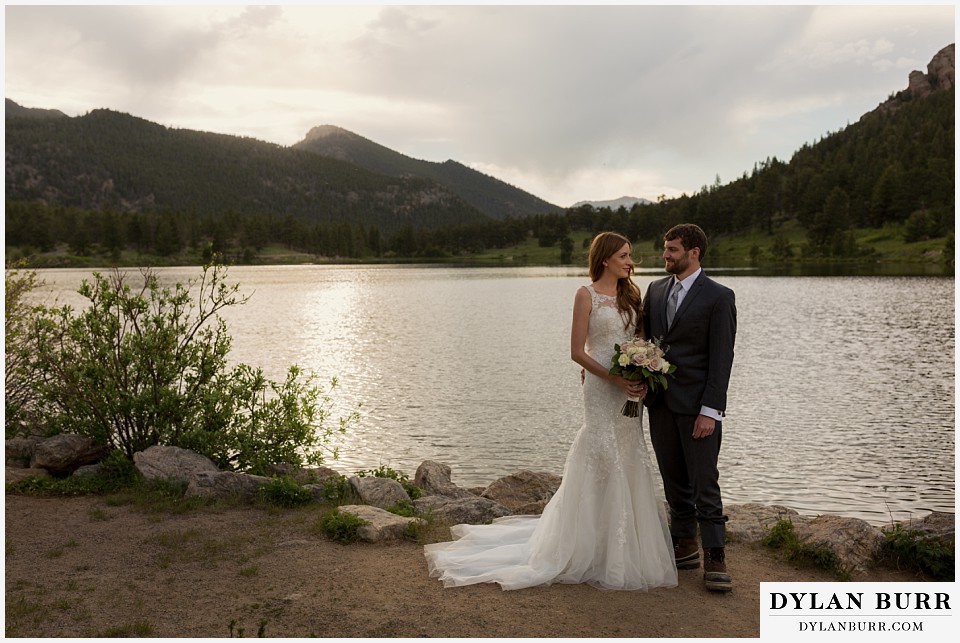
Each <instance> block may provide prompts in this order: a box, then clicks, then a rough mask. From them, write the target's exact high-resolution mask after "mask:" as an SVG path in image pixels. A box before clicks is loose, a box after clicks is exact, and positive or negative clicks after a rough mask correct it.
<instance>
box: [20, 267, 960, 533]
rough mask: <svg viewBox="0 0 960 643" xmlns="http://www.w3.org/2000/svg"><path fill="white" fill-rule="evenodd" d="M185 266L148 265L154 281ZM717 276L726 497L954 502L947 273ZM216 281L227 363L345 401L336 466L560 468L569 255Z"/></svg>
mask: <svg viewBox="0 0 960 643" xmlns="http://www.w3.org/2000/svg"><path fill="white" fill-rule="evenodd" d="M127 272H130V273H135V270H132V269H131V270H128V271H127ZM199 272H200V269H199V268H164V269H161V270H159V273H160V274H161V275H162V278H163V279H164V280H165V281H166V280H169V281H171V282H172V281H175V280H186V279H189V278H191V277H195V276H197V275H199ZM39 274H40V276H41V278H42V279H44V280H45V281H46V285H45V286H44V288H43V289H41V292H38V293H37V295H38V297H39V298H41V299H44V300H45V301H52V300H53V298H54V297H56V298H58V299H59V301H61V302H62V303H73V304H75V305H77V304H82V302H83V300H82V299H81V298H80V297H79V296H78V295H76V293H75V291H76V289H77V288H78V287H79V285H80V281H81V279H83V278H84V277H89V275H90V271H89V270H78V269H70V270H67V269H63V270H60V269H57V270H53V269H50V270H41V271H39ZM664 274H665V273H663V271H662V269H660V268H659V267H656V268H644V267H643V266H641V267H639V269H638V274H637V275H636V277H635V280H636V282H637V283H638V285H639V286H640V288H641V291H645V289H646V286H647V284H648V283H649V282H650V281H652V280H654V279H657V278H660V277H661V276H663V275H664ZM716 279H717V280H718V281H720V282H721V283H723V284H725V285H727V286H729V287H731V288H732V289H733V290H734V291H735V292H736V295H737V307H738V333H737V345H736V358H735V360H734V370H733V376H732V380H731V385H730V393H729V400H728V402H729V406H728V409H727V413H728V417H727V420H726V421H725V422H724V436H723V447H722V449H721V452H720V473H721V481H720V482H721V486H722V489H723V493H724V501H725V502H726V503H727V504H738V503H744V502H759V503H764V504H781V505H786V506H788V507H791V508H793V509H796V510H797V511H799V512H800V513H801V514H807V515H814V514H818V513H836V514H841V515H847V516H854V517H859V518H863V519H865V520H867V521H869V522H871V523H873V524H878V525H882V524H887V523H889V522H890V521H891V520H902V519H905V518H909V517H911V516H921V515H924V514H926V513H928V512H929V511H932V510H938V511H948V512H953V511H954V503H955V476H954V473H955V426H954V425H955V404H954V400H955V393H954V382H955V361H954V350H955V346H954V343H955V314H954V294H955V287H954V280H953V278H950V277H926V276H919V277H886V276H876V277H836V276H825V277H793V276H790V277H777V276H770V277H762V276H757V275H753V274H751V273H750V271H748V270H745V271H734V272H731V273H722V274H721V275H720V276H717V277H716ZM228 281H229V282H230V283H239V284H240V286H241V291H242V292H244V293H246V294H249V295H251V298H250V301H249V302H248V303H246V304H245V305H243V306H237V307H234V308H232V309H228V310H227V311H226V312H225V314H224V319H225V320H226V321H227V324H228V327H229V330H230V332H231V334H232V336H233V338H234V344H233V346H234V348H233V351H232V353H231V355H232V361H234V362H244V363H247V364H250V365H253V366H261V367H262V368H263V369H264V371H265V373H266V375H267V376H268V377H271V378H273V379H276V380H282V379H283V377H284V375H285V372H286V369H287V367H288V366H290V365H292V364H298V365H300V366H302V367H304V368H307V369H312V370H314V371H316V372H317V373H319V374H320V375H322V376H323V377H324V378H328V377H330V376H336V377H337V378H338V379H339V382H340V386H339V388H338V389H337V392H336V393H335V397H336V407H337V410H338V411H339V412H342V413H346V412H347V411H348V410H349V409H350V408H352V406H353V405H355V404H356V403H362V405H363V406H362V409H361V412H362V419H361V421H360V423H359V424H358V425H357V426H355V428H354V429H353V430H352V431H351V432H350V434H349V435H347V436H345V437H344V438H343V439H342V440H341V441H340V443H339V444H340V449H341V458H340V460H339V461H337V462H331V463H330V464H331V465H332V466H333V467H334V468H336V469H338V470H339V471H341V472H342V473H352V472H354V471H357V470H359V469H368V468H375V467H378V466H380V465H381V464H383V465H387V466H390V467H393V468H394V469H397V470H399V471H403V472H405V473H407V474H408V475H409V476H410V477H411V478H412V477H413V473H414V472H415V470H416V468H417V466H418V465H419V464H420V463H421V462H422V461H424V460H437V461H440V462H444V463H447V464H449V465H450V466H451V467H452V469H453V480H454V482H456V483H457V484H459V485H461V486H465V487H469V486H476V485H485V484H487V483H489V482H491V481H493V480H494V479H496V478H497V477H500V476H503V475H507V474H509V473H512V472H514V471H517V470H519V469H532V470H536V471H550V472H554V473H558V474H559V473H561V472H562V468H563V463H564V459H565V456H566V452H567V449H568V447H569V445H570V443H571V441H572V439H573V436H574V434H575V433H576V431H577V429H578V428H579V427H580V423H581V420H582V408H581V401H580V384H579V370H580V369H579V367H578V366H577V365H576V364H575V363H574V362H572V361H571V360H570V357H569V326H570V320H571V314H572V304H573V297H574V293H575V291H576V289H577V288H578V287H579V286H580V285H583V284H586V283H588V281H589V279H588V278H587V277H586V270H585V269H583V268H448V267H439V266H429V267H428V266H349V267H347V266H256V267H235V268H231V269H230V272H229V276H228ZM645 430H646V429H645ZM648 444H649V440H648ZM651 456H652V454H651Z"/></svg>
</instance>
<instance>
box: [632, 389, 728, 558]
mask: <svg viewBox="0 0 960 643" xmlns="http://www.w3.org/2000/svg"><path fill="white" fill-rule="evenodd" d="M648 412H649V414H650V442H651V443H652V444H653V451H654V453H656V455H657V466H658V467H659V468H660V477H661V478H662V479H663V492H664V495H666V497H667V504H668V505H670V534H671V535H672V536H673V537H674V538H696V536H697V526H698V525H699V527H700V542H701V543H702V544H703V546H704V547H705V548H706V547H723V546H724V523H726V522H727V517H726V516H725V515H724V514H723V501H722V500H721V499H720V472H719V471H718V470H717V456H718V455H719V454H720V436H721V423H720V422H717V428H716V430H715V431H714V432H713V434H712V435H710V436H708V437H706V438H697V439H694V438H693V424H694V422H695V421H696V419H697V416H696V415H680V414H676V413H673V412H672V411H670V409H668V408H667V405H666V404H663V403H660V404H655V405H653V406H651V407H648Z"/></svg>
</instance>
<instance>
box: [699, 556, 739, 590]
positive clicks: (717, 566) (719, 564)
mask: <svg viewBox="0 0 960 643" xmlns="http://www.w3.org/2000/svg"><path fill="white" fill-rule="evenodd" d="M703 584H704V585H705V586H706V588H707V589H709V590H711V591H714V592H729V591H730V590H732V589H733V579H732V578H730V574H728V573H727V564H726V562H724V554H723V547H704V548H703Z"/></svg>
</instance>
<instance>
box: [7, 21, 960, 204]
mask: <svg viewBox="0 0 960 643" xmlns="http://www.w3.org/2000/svg"><path fill="white" fill-rule="evenodd" d="M954 11H955V10H954V7H953V5H952V4H943V5H933V6H923V7H917V6H895V5H871V6H777V5H769V6H767V5H750V6H725V5H700V6H682V7H664V6H652V5H649V6H644V5H619V6H605V7H589V6H557V5H553V6H512V5H485V6H459V5H449V4H448V5H440V6H436V5H435V6H406V5H375V6H374V5H362V6H355V5H351V6H335V5H324V4H311V5H297V4H279V5H265V6H256V7H254V6H243V5H230V4H224V5H211V6H205V7H193V6H189V5H186V4H180V5H177V4H166V5H161V6H131V5H101V6H83V5H76V6H31V5H21V6H16V5H13V6H11V5H10V4H9V3H8V4H7V5H6V6H5V10H4V20H5V25H4V26H5V84H6V97H7V98H9V99H12V100H14V101H16V102H17V103H20V104H21V105H24V106H26V107H42V108H55V109H59V110H61V111H63V112H65V113H67V114H68V115H70V116H77V115H81V114H84V113H86V112H88V111H90V110H92V109H97V108H101V107H106V108H110V109H114V110H117V111H121V112H126V113H129V114H132V115H135V116H139V117H142V118H145V119H147V120H150V121H154V122H157V123H161V124H164V125H167V126H171V127H178V128H188V129H199V130H206V131H211V132H219V133H224V134H236V135H243V136H251V137H254V138H258V139H261V140H264V141H270V142H274V143H279V144H281V145H292V144H293V143H296V142H297V141H299V140H302V139H303V137H304V135H305V134H306V133H307V131H309V130H310V128H311V127H314V126H316V125H322V124H331V125H337V126H340V127H343V128H346V129H348V130H350V131H352V132H355V133H357V134H359V135H361V136H364V137H366V138H369V139H371V140H373V141H376V142H378V143H380V144H382V145H386V146H387V147H390V148H391V149H394V150H397V151H398V152H401V153H403V154H406V155H408V156H412V157H414V158H420V159H426V160H430V161H444V160H446V159H451V158H452V159H454V160H457V161H460V162H461V163H464V164H466V165H469V166H470V167H473V168H475V169H477V170H480V171H482V172H485V173H487V174H490V175H492V176H495V177H497V178H499V179H501V180H504V181H507V182H508V183H511V184H513V185H515V186H517V187H520V188H522V189H524V190H527V191H528V192H532V193H533V194H536V195H537V196H539V197H541V198H544V199H546V200H548V201H550V202H551V203H554V204H556V205H560V206H569V205H571V204H573V203H574V202H576V201H580V200H601V199H613V198H617V197H620V196H624V195H629V196H638V197H644V198H648V199H655V198H656V197H657V196H658V195H661V194H662V195H666V196H677V195H679V194H681V193H683V192H686V193H688V194H689V193H693V192H696V191H698V190H699V189H701V188H702V187H703V186H704V185H708V184H712V183H713V182H714V180H715V178H716V177H717V176H719V177H720V179H721V181H722V182H723V183H726V182H728V181H730V180H733V179H735V178H737V177H738V176H740V175H741V174H743V173H744V172H748V173H749V172H750V171H752V168H753V166H754V164H755V163H756V162H759V161H763V160H764V159H766V158H768V157H772V156H776V157H777V158H780V159H781V160H789V158H790V157H791V156H792V154H793V153H794V152H795V151H796V150H797V149H798V148H799V147H800V146H802V145H803V144H804V143H807V142H816V140H817V139H819V138H820V137H821V136H822V135H824V134H827V133H831V132H836V131H838V130H840V129H842V128H844V127H845V126H847V125H848V124H850V123H853V122H856V121H857V119H858V118H859V117H860V116H861V115H862V114H864V113H866V112H868V111H870V110H871V109H873V108H875V107H876V106H877V105H878V104H879V103H881V102H883V101H884V100H885V99H886V98H887V97H888V96H889V95H890V94H892V93H894V92H896V91H898V90H900V89H904V88H906V86H907V77H908V75H909V73H910V71H911V70H915V69H918V70H923V71H925V70H926V66H927V63H928V62H929V61H930V59H931V58H932V57H933V55H934V54H936V53H937V52H938V51H939V50H940V49H941V48H943V47H945V46H946V45H948V44H950V43H952V42H954V39H955V15H954Z"/></svg>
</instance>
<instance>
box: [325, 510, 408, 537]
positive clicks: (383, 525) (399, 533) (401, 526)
mask: <svg viewBox="0 0 960 643" xmlns="http://www.w3.org/2000/svg"><path fill="white" fill-rule="evenodd" d="M339 511H340V512H341V513H349V514H353V515H354V516H356V517H358V518H360V519H361V520H364V521H366V523H367V524H365V525H361V526H360V528H359V529H357V536H358V537H359V538H360V540H363V541H366V542H368V543H378V542H383V541H385V540H402V539H403V538H405V537H406V534H407V528H408V527H409V526H410V523H412V522H415V521H416V520H417V518H407V517H405V516H398V515H396V514H393V513H390V512H389V511H387V510H385V509H380V508H379V507H370V506H368V505H343V506H341V507H340V508H339Z"/></svg>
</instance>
